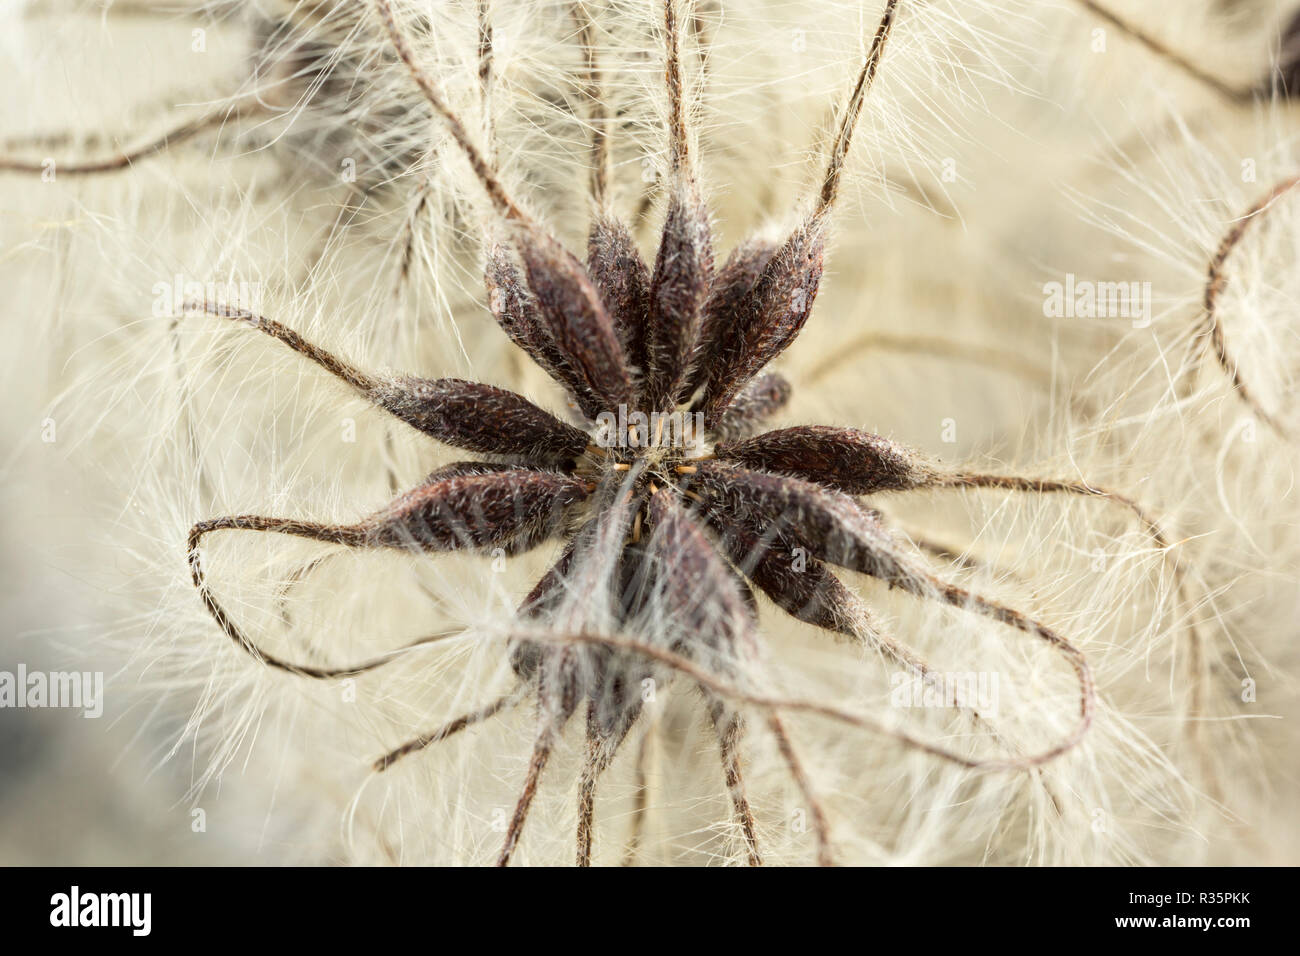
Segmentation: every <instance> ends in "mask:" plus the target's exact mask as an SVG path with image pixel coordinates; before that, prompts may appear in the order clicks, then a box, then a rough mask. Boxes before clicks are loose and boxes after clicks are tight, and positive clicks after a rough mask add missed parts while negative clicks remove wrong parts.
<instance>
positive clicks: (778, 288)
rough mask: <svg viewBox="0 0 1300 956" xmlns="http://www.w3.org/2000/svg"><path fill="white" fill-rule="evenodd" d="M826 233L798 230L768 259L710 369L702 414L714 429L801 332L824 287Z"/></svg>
mask: <svg viewBox="0 0 1300 956" xmlns="http://www.w3.org/2000/svg"><path fill="white" fill-rule="evenodd" d="M825 240H826V230H825V225H824V223H823V221H822V220H820V219H812V220H810V221H808V222H807V223H805V224H804V225H802V226H800V227H799V228H798V229H797V230H795V232H794V233H793V234H792V235H791V236H790V238H788V239H787V240H786V241H785V242H784V243H783V244H782V246H781V248H780V250H778V251H777V252H776V254H775V255H773V256H772V258H771V259H770V260H769V261H768V263H767V265H766V266H765V267H764V269H763V273H762V275H761V276H760V277H759V279H758V282H756V283H755V284H754V287H753V288H752V289H750V291H749V292H748V293H747V294H746V295H745V296H744V298H743V301H742V302H741V304H740V307H739V308H738V309H737V311H736V312H735V313H734V316H735V317H734V320H733V323H732V327H731V328H730V329H729V330H728V331H727V332H726V333H724V335H723V336H722V345H723V348H722V350H721V352H720V354H719V355H718V357H717V361H716V362H715V363H714V364H713V366H712V367H711V368H709V369H707V370H706V375H707V377H706V379H705V381H704V395H703V398H702V401H701V410H702V411H703V412H704V416H705V422H706V423H707V424H708V425H710V426H712V425H714V424H715V423H716V422H717V421H718V420H719V419H720V418H721V417H722V416H723V414H724V413H725V412H726V411H727V408H728V406H729V405H730V404H731V402H732V400H733V399H734V398H735V396H736V394H737V393H738V392H739V391H740V390H741V389H742V388H744V386H745V384H746V383H747V382H748V381H749V380H750V379H751V378H753V377H754V375H755V374H757V373H758V372H759V371H760V370H761V369H762V368H763V366H764V365H766V364H767V363H768V362H770V361H772V359H774V358H776V357H777V356H778V355H780V354H781V353H782V352H783V351H785V349H786V348H787V347H788V346H789V345H790V343H791V342H793V341H794V340H795V338H796V337H797V336H798V335H799V332H800V331H802V329H803V326H804V323H805V322H807V321H808V316H809V315H810V314H811V312H812V306H813V301H814V300H815V299H816V298H817V290H818V288H819V287H820V285H821V277H822V260H823V255H824V250H825Z"/></svg>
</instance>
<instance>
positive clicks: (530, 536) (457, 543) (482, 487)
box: [357, 469, 588, 553]
mask: <svg viewBox="0 0 1300 956" xmlns="http://www.w3.org/2000/svg"><path fill="white" fill-rule="evenodd" d="M587 494H588V486H587V484H586V483H585V482H584V481H583V480H581V479H578V478H571V477H569V476H567V475H562V474H559V473H558V472H553V471H532V470H528V469H515V470H512V471H500V472H495V473H489V474H478V475H456V476H453V477H450V478H440V479H438V480H436V481H432V482H429V483H428V484H424V485H421V486H420V487H418V488H416V489H415V490H413V491H409V492H407V493H406V494H404V495H402V496H401V497H399V498H397V499H396V500H395V501H394V502H393V503H392V504H390V505H389V506H388V507H387V508H385V509H383V510H382V511H380V512H378V513H376V514H374V515H372V516H371V517H370V518H367V519H366V520H365V521H363V522H361V523H360V524H359V525H358V526H357V527H358V528H359V529H361V530H362V531H363V532H364V535H365V544H366V545H367V546H369V547H380V548H407V547H415V548H419V549H420V550H424V551H457V550H461V549H471V550H488V549H492V548H498V547H499V548H503V549H504V550H505V551H506V552H507V553H517V552H520V551H524V550H527V549H528V548H531V547H532V546H534V545H536V544H537V543H539V542H541V541H543V540H545V539H546V538H548V537H550V536H552V535H555V534H559V533H561V532H562V531H563V530H564V528H565V527H566V525H567V523H568V521H567V518H568V515H567V511H568V509H569V508H570V507H571V506H572V505H574V504H576V503H577V502H579V501H581V500H583V499H584V498H586V497H587Z"/></svg>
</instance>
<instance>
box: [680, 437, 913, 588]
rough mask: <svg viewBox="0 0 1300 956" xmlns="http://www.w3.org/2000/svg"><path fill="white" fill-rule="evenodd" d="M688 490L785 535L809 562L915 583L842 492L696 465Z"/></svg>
mask: <svg viewBox="0 0 1300 956" xmlns="http://www.w3.org/2000/svg"><path fill="white" fill-rule="evenodd" d="M691 487H692V488H698V489H699V490H702V491H704V492H705V494H706V496H707V497H708V498H709V499H710V501H711V502H717V503H718V504H720V505H722V506H723V507H724V508H726V509H729V510H732V511H734V512H736V513H737V514H739V515H741V516H743V517H744V518H745V519H746V520H748V521H750V522H757V523H759V524H761V525H762V526H763V527H769V526H774V527H776V528H777V529H778V530H780V531H784V532H786V533H788V534H789V536H790V537H791V538H792V539H794V540H795V541H796V542H797V543H798V544H800V545H802V546H803V547H805V548H807V549H808V552H809V554H810V555H811V556H813V557H816V558H821V559H822V560H824V561H829V562H830V563H831V564H837V565H840V566H841V567H845V568H849V569H851V570H854V571H860V572H862V573H864V574H869V575H871V576H872V577H876V578H879V579H881V580H882V581H886V582H888V583H889V584H891V585H903V586H908V585H910V584H911V583H912V582H913V580H914V578H915V575H914V574H913V572H912V569H910V568H908V567H906V566H905V565H904V564H903V563H902V562H901V561H900V560H899V559H898V558H897V557H896V556H895V547H894V544H893V541H892V539H891V538H890V537H889V533H888V532H887V531H886V530H885V529H884V527H882V526H881V524H880V522H879V520H878V519H877V518H875V517H874V516H873V515H872V514H871V513H870V512H868V511H865V510H864V509H863V508H861V507H860V506H859V505H858V503H857V502H856V501H854V500H853V499H852V498H850V497H849V496H848V495H846V494H844V493H843V492H839V491H834V490H832V489H830V488H825V487H822V486H821V485H816V484H813V483H812V482H809V481H801V480H799V479H797V478H787V477H784V476H780V475H770V474H767V473H766V472H761V471H751V470H749V469H746V468H741V467H740V466H738V465H733V464H730V463H727V462H721V461H708V462H703V463H702V464H700V465H699V466H698V469H697V471H696V473H695V474H694V475H693V476H692V482H691Z"/></svg>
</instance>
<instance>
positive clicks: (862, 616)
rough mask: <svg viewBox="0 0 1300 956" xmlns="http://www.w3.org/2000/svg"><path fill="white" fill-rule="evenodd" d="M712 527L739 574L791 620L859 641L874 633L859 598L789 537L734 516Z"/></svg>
mask: <svg viewBox="0 0 1300 956" xmlns="http://www.w3.org/2000/svg"><path fill="white" fill-rule="evenodd" d="M711 523H712V524H713V527H714V530H715V531H716V532H717V533H718V535H719V538H720V540H721V542H722V546H723V549H724V550H725V551H726V552H727V554H728V555H729V556H730V558H731V560H732V561H733V562H735V564H736V566H737V567H738V568H739V569H740V572H741V574H743V575H745V576H746V577H747V578H749V580H750V581H752V582H753V583H754V584H756V585H757V586H758V587H759V588H760V589H761V590H762V591H763V593H764V594H766V595H767V596H768V597H769V598H771V599H772V602H773V603H774V604H775V605H776V606H777V607H779V608H780V609H781V610H783V611H785V612H786V613H787V614H789V615H790V616H791V617H794V618H797V619H798V620H800V621H803V622H805V623H807V624H812V625H813V626H814V627H820V628H824V629H826V630H828V631H834V632H835V633H838V634H846V635H849V636H851V637H854V638H859V639H860V638H861V637H862V635H863V634H864V633H865V632H867V631H869V630H870V629H871V626H870V624H869V615H868V614H867V612H866V609H865V608H864V607H863V606H862V602H861V600H860V599H859V598H858V596H857V595H856V594H854V593H853V592H852V591H850V590H849V589H848V588H847V587H845V586H844V585H843V584H841V583H840V580H839V579H838V578H837V577H835V574H834V572H832V571H831V569H830V568H828V567H827V566H826V565H825V564H823V563H822V562H821V561H818V560H817V559H816V558H814V557H812V556H811V555H809V554H807V553H806V552H804V551H803V549H802V548H801V547H800V545H799V544H798V543H797V542H795V541H794V540H792V539H791V538H790V537H788V536H787V535H784V534H780V533H774V532H773V529H772V528H770V527H769V528H760V527H759V526H757V525H754V524H752V523H750V522H748V521H745V520H744V519H737V518H736V517H735V516H733V515H730V514H726V515H713V516H711Z"/></svg>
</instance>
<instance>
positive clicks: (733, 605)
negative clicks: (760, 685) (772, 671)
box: [646, 488, 759, 673]
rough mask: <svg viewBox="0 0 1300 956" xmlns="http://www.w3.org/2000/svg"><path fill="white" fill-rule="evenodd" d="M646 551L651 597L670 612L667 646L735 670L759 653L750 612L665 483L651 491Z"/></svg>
mask: <svg viewBox="0 0 1300 956" xmlns="http://www.w3.org/2000/svg"><path fill="white" fill-rule="evenodd" d="M647 510H648V518H649V530H650V537H649V541H648V543H647V545H646V555H647V558H648V561H649V564H650V567H651V569H652V571H651V581H652V592H653V602H652V606H658V607H661V608H663V609H664V610H665V612H666V614H667V615H668V616H669V626H670V628H671V629H672V630H673V631H675V633H676V640H674V641H673V644H672V647H671V649H673V650H675V651H677V652H679V653H684V654H686V655H688V656H690V657H693V658H694V659H695V660H697V661H699V662H701V663H704V664H706V665H708V667H709V669H710V670H712V671H713V672H715V673H734V671H735V669H736V665H737V664H738V663H743V662H746V661H752V660H755V659H757V657H758V655H759V646H758V643H757V637H756V633H755V622H754V616H753V612H752V610H751V608H750V605H749V603H748V602H747V601H746V600H745V598H744V595H743V592H742V590H741V588H740V587H739V586H738V584H737V580H736V575H735V572H734V571H733V570H732V569H731V568H730V567H729V566H728V564H727V563H726V561H725V560H723V558H722V556H721V555H720V554H719V553H718V550H717V547H716V546H715V545H714V544H713V542H712V541H711V540H710V539H709V536H708V534H707V533H706V532H705V530H704V528H703V526H702V525H701V524H700V523H699V521H697V520H696V519H695V518H693V517H692V516H691V515H690V514H688V513H687V512H686V510H685V509H684V508H683V507H682V506H681V505H680V504H679V503H678V501H677V499H676V497H675V495H674V494H673V493H672V492H670V491H669V490H668V489H666V488H664V489H660V490H659V491H658V492H656V493H655V494H654V495H652V496H651V497H650V502H649V507H648V509H647Z"/></svg>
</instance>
